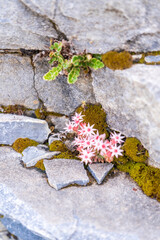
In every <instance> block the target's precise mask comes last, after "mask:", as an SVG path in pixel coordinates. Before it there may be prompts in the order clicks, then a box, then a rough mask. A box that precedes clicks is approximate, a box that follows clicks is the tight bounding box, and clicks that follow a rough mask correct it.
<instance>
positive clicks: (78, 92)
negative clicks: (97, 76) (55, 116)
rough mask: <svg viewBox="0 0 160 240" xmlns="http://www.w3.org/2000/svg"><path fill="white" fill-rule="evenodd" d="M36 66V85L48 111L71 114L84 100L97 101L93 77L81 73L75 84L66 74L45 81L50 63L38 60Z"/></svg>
mask: <svg viewBox="0 0 160 240" xmlns="http://www.w3.org/2000/svg"><path fill="white" fill-rule="evenodd" d="M35 67H36V75H35V87H36V89H37V91H38V93H39V97H40V99H41V100H42V101H43V103H44V105H45V107H46V108H47V110H48V111H51V112H57V113H61V114H65V115H69V114H70V113H72V112H73V111H74V110H75V108H77V107H78V106H79V105H80V104H81V103H82V101H86V102H93V103H94V102H95V98H94V94H93V89H92V79H91V77H89V76H88V77H87V76H86V77H84V75H81V76H80V77H79V78H78V81H77V82H76V83H75V84H68V83H67V79H66V77H65V76H59V77H57V78H56V80H55V81H44V80H43V75H44V74H45V73H46V72H48V69H49V66H48V63H47V62H45V61H41V62H40V61H38V62H36V63H35Z"/></svg>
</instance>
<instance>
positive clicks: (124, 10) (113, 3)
mask: <svg viewBox="0 0 160 240" xmlns="http://www.w3.org/2000/svg"><path fill="white" fill-rule="evenodd" d="M22 1H23V2H24V3H25V4H26V5H27V6H29V7H30V8H31V9H32V10H34V11H36V12H37V13H39V14H40V12H41V14H42V15H43V14H44V12H45V14H47V16H48V17H49V18H51V19H52V20H54V21H55V22H56V24H57V25H58V27H59V29H60V30H61V31H62V32H63V33H65V34H66V35H67V37H68V38H69V39H70V40H72V42H73V43H74V44H75V45H76V48H77V49H78V50H79V51H84V49H86V50H87V52H91V53H96V52H97V53H98V52H99V53H104V52H106V51H110V50H113V49H115V48H120V49H122V47H124V48H130V49H133V50H131V51H134V52H136V51H137V52H138V51H142V49H143V51H146V50H147V51H149V50H150V51H153V50H159V49H157V48H158V46H159V43H160V40H159V39H160V38H159V27H160V20H159V9H160V2H159V0H156V1H154V3H151V2H150V1H149V0H147V1H145V0H137V1H132V2H129V1H128V0H125V1H119V0H109V1H107V2H106V1H105V0H100V1H96V2H95V4H94V5H93V1H92V0H88V1H87V2H86V1H85V0H77V1H76V4H75V1H74V0H70V1H69V2H68V1H67V0H60V1H58V2H57V4H56V5H55V10H54V14H53V10H52V14H51V11H49V12H48V13H47V12H46V3H45V2H44V1H43V3H42V2H41V3H40V7H38V8H37V9H36V8H35V5H38V1H36V0H34V1H33V0H22ZM50 3H51V1H50ZM43 8H44V9H43ZM52 8H53V7H52V5H51V9H52ZM135 16H136V17H135ZM82 26H83V27H82Z"/></svg>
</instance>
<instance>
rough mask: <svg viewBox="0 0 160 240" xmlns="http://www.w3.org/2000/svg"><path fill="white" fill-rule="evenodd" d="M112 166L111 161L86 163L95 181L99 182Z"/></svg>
mask: <svg viewBox="0 0 160 240" xmlns="http://www.w3.org/2000/svg"><path fill="white" fill-rule="evenodd" d="M113 166H114V165H113V164H112V163H93V164H88V167H87V169H88V171H89V172H90V173H91V174H92V176H93V177H94V178H95V179H96V181H97V183H98V184H101V183H102V182H103V180H104V179H105V177H106V176H107V174H108V173H109V171H110V170H111V169H112V168H113Z"/></svg>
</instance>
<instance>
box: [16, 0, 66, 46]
mask: <svg viewBox="0 0 160 240" xmlns="http://www.w3.org/2000/svg"><path fill="white" fill-rule="evenodd" d="M19 1H20V2H21V3H22V4H23V5H24V6H25V7H26V8H27V9H29V10H30V11H31V12H32V13H33V14H34V15H37V16H40V17H43V18H45V19H46V20H48V21H49V22H50V23H51V24H52V26H53V28H54V30H55V31H56V33H57V35H58V38H57V39H58V40H60V41H61V40H62V39H64V40H67V41H68V38H67V36H66V35H65V33H63V32H61V31H60V30H59V28H58V26H57V24H56V23H55V22H54V21H53V20H52V19H50V18H49V17H48V16H47V15H45V14H40V13H38V12H35V11H34V10H33V9H31V8H30V7H29V6H28V5H26V4H25V3H24V2H23V1H22V0H19ZM57 5H58V1H57V2H56V7H55V12H54V14H55V15H56V9H57ZM54 17H55V16H54Z"/></svg>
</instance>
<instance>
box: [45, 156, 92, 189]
mask: <svg viewBox="0 0 160 240" xmlns="http://www.w3.org/2000/svg"><path fill="white" fill-rule="evenodd" d="M43 163H44V166H45V170H46V174H47V177H48V183H49V185H50V186H51V187H54V188H55V189H56V190H60V189H61V188H64V187H67V186H69V185H71V184H77V185H82V186H84V185H87V183H89V178H88V176H87V172H86V170H85V169H84V167H83V164H82V163H81V162H80V161H78V160H75V159H53V160H50V161H48V160H44V161H43Z"/></svg>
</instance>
